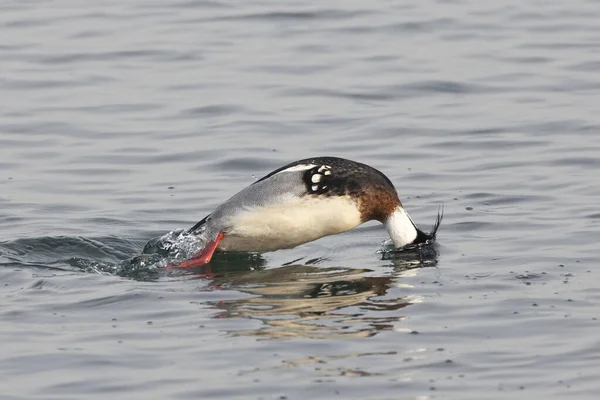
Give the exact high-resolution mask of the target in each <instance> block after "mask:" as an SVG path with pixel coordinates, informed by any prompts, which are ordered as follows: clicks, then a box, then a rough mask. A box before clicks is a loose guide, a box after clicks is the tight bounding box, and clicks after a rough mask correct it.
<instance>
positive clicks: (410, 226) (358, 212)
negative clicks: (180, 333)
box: [177, 157, 442, 267]
mask: <svg viewBox="0 0 600 400" xmlns="http://www.w3.org/2000/svg"><path fill="white" fill-rule="evenodd" d="M441 217H442V216H441V214H439V213H438V219H437V221H436V223H435V225H434V226H433V229H432V230H431V232H430V233H425V232H423V231H421V230H420V229H419V228H417V226H416V225H415V223H414V222H413V221H412V219H411V218H410V216H409V215H408V213H407V212H406V210H405V209H404V207H403V206H402V203H401V202H400V199H399V198H398V193H397V192H396V189H395V188H394V185H393V183H392V182H391V181H390V180H389V179H388V177H386V176H385V175H384V174H383V173H381V172H380V171H378V170H376V169H375V168H373V167H370V166H368V165H366V164H362V163H359V162H356V161H351V160H346V159H343V158H337V157H317V158H307V159H304V160H299V161H295V162H293V163H290V164H288V165H285V166H283V167H281V168H279V169H276V170H275V171H273V172H271V173H270V174H268V175H266V176H264V177H263V178H261V179H259V180H257V181H256V182H254V183H252V184H251V185H250V186H248V187H246V188H245V189H243V190H242V191H241V192H239V193H237V194H236V195H234V196H233V197H231V198H230V199H229V200H227V201H226V202H225V203H223V204H221V205H220V206H218V207H217V208H216V209H215V210H214V211H213V212H212V213H210V214H209V215H207V216H206V217H204V218H203V219H202V220H201V221H200V222H198V223H197V224H196V225H194V226H193V227H192V228H191V229H190V230H189V231H188V233H190V234H195V235H198V236H200V237H201V238H202V239H204V240H205V241H206V245H205V247H204V248H203V249H202V250H201V251H200V252H199V253H197V254H196V255H195V256H194V257H192V258H191V259H190V260H188V261H184V262H183V263H181V264H179V265H177V267H195V266H200V265H203V264H206V263H208V262H209V261H210V260H211V258H212V256H213V253H214V252H215V251H243V252H259V253H262V252H268V251H275V250H280V249H289V248H292V247H296V246H298V245H301V244H304V243H307V242H311V241H313V240H317V239H319V238H322V237H324V236H327V235H333V234H337V233H341V232H345V231H347V230H349V229H352V228H354V227H356V226H358V225H360V224H362V223H364V222H367V221H370V220H377V221H380V222H381V223H383V224H384V225H385V227H386V229H387V232H388V234H389V235H390V238H391V239H392V241H393V242H394V245H395V246H396V247H404V246H407V245H421V244H425V243H432V242H433V241H435V237H436V234H437V229H438V227H439V224H440V222H441Z"/></svg>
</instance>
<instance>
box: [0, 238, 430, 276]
mask: <svg viewBox="0 0 600 400" xmlns="http://www.w3.org/2000/svg"><path fill="white" fill-rule="evenodd" d="M436 230H437V229H435V230H434V232H435V231H436ZM205 244H206V239H205V238H204V237H203V235H202V234H200V235H197V234H190V233H189V232H188V230H187V229H178V230H173V231H171V232H168V233H166V234H164V235H162V236H158V237H155V238H153V239H151V240H149V241H148V242H146V243H145V244H144V241H141V242H140V241H136V240H131V239H126V238H118V237H103V238H83V237H41V238H31V239H18V240H15V241H12V242H4V243H0V266H7V267H35V268H44V269H55V270H62V271H68V270H74V269H75V270H77V271H84V272H91V273H95V274H103V275H117V276H122V277H128V278H133V279H136V280H156V279H159V278H160V277H161V276H165V275H166V274H171V273H173V270H167V269H165V268H166V267H168V266H176V265H178V264H179V263H181V262H182V261H186V260H188V259H190V258H191V257H193V256H194V255H195V254H196V253H198V252H199V251H200V250H201V249H202V248H204V246H205ZM142 245H143V248H142V251H141V252H140V250H139V249H140V247H141V246H142ZM377 253H379V254H381V258H382V260H386V261H393V263H394V264H396V263H397V262H400V263H402V265H404V267H403V268H406V267H407V266H408V265H407V263H408V264H411V265H412V264H414V265H415V266H416V267H419V266H421V267H422V266H432V265H435V260H436V257H437V251H436V250H435V249H434V246H433V243H427V244H426V245H421V246H416V247H411V248H403V249H396V248H395V247H394V245H393V243H392V241H391V240H386V241H385V242H383V243H382V247H381V249H380V250H378V251H377ZM132 254H135V256H132ZM265 264H266V261H265V260H264V259H263V258H262V256H261V255H260V254H255V253H219V254H218V255H216V256H215V257H213V259H212V260H211V263H210V265H208V264H207V266H206V268H204V267H202V268H201V270H202V271H205V272H206V271H208V273H209V274H210V273H212V272H214V271H222V270H227V271H239V270H240V269H243V270H256V269H261V268H262V267H264V265H265ZM175 273H188V272H187V271H183V272H182V271H181V270H180V272H175Z"/></svg>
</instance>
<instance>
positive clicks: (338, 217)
mask: <svg viewBox="0 0 600 400" xmlns="http://www.w3.org/2000/svg"><path fill="white" fill-rule="evenodd" d="M229 223H230V224H231V225H230V226H232V228H231V229H230V230H229V232H227V233H226V235H225V237H224V238H223V240H221V242H220V243H219V250H221V251H255V252H265V251H274V250H279V249H285V248H292V247H295V246H298V245H301V244H303V243H306V242H310V241H313V240H316V239H319V238H321V237H323V236H327V235H333V234H337V233H341V232H344V231H347V230H349V229H352V228H354V227H356V226H358V225H360V224H361V223H362V221H361V215H360V212H359V210H358V208H357V204H356V202H355V201H354V200H353V199H352V198H350V197H347V196H335V197H321V198H316V197H310V196H306V197H297V196H289V197H286V198H284V199H283V200H282V201H278V202H277V203H274V204H269V205H267V206H264V207H257V208H250V209H245V210H243V211H241V212H239V213H236V215H234V216H231V217H230V219H229Z"/></svg>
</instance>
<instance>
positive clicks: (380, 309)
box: [195, 248, 437, 339]
mask: <svg viewBox="0 0 600 400" xmlns="http://www.w3.org/2000/svg"><path fill="white" fill-rule="evenodd" d="M423 250H425V249H419V250H416V251H412V252H402V253H397V252H384V253H383V257H382V258H383V259H384V260H386V261H388V262H389V264H387V265H385V266H382V268H381V269H379V268H378V269H377V271H375V270H371V269H355V268H346V267H325V266H317V265H314V264H310V263H307V264H297V263H293V264H290V265H284V266H281V267H278V268H272V269H264V266H263V265H261V264H263V263H262V262H261V259H254V260H253V262H249V263H246V268H241V267H240V266H241V264H240V263H238V262H236V261H234V259H232V257H231V255H230V256H229V257H227V258H225V259H223V258H221V257H215V258H214V259H213V262H211V264H210V265H207V266H204V267H202V268H199V269H197V270H196V271H195V273H197V274H198V277H199V278H211V279H212V282H211V283H210V285H209V286H210V288H211V289H213V290H215V289H216V290H219V289H227V290H231V289H234V290H236V291H239V292H243V293H246V294H249V295H252V297H250V298H245V299H236V300H230V301H220V302H218V303H214V305H215V306H216V307H217V308H219V309H222V312H221V313H219V314H218V315H217V318H250V319H255V320H260V321H262V326H261V327H260V328H258V329H253V330H243V331H240V330H238V331H235V332H230V334H232V335H253V336H260V337H261V338H264V339H284V338H292V337H304V338H314V339H318V338H336V337H337V338H342V337H343V338H351V337H369V336H373V335H376V334H377V333H379V332H382V331H389V330H393V329H395V328H396V329H397V328H398V327H397V325H398V322H399V321H401V320H403V319H405V316H404V315H403V314H402V312H401V311H399V310H401V309H403V308H404V307H407V306H409V305H411V304H414V303H418V302H420V301H422V299H421V297H420V296H411V295H403V296H400V297H395V295H396V293H398V292H400V293H401V292H402V287H403V286H404V287H407V288H408V287H410V286H409V285H405V284H402V278H403V277H407V276H414V275H415V274H416V273H417V270H418V269H419V268H423V267H434V266H435V265H436V264H437V252H436V251H435V250H434V249H433V248H428V249H426V251H423ZM315 261H316V262H322V260H315ZM233 265H235V266H236V267H237V268H233V269H232V266H233ZM240 269H242V270H240ZM390 289H395V290H390Z"/></svg>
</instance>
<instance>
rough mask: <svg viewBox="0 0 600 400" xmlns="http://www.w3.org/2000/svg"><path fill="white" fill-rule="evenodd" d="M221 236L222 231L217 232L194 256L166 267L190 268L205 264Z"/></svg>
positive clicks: (215, 248)
mask: <svg viewBox="0 0 600 400" xmlns="http://www.w3.org/2000/svg"><path fill="white" fill-rule="evenodd" d="M223 236H225V235H224V234H223V233H219V234H218V235H217V238H216V239H215V240H213V241H212V242H210V243H208V244H207V245H206V246H204V248H203V249H202V250H200V251H199V252H198V253H197V254H196V255H195V256H194V257H192V258H190V259H189V260H187V261H183V262H182V263H179V264H177V265H169V266H167V267H166V269H172V268H192V267H199V266H201V265H204V264H207V263H208V262H209V261H210V260H211V258H212V256H213V254H214V252H215V250H217V246H218V245H219V242H220V241H221V239H223Z"/></svg>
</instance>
